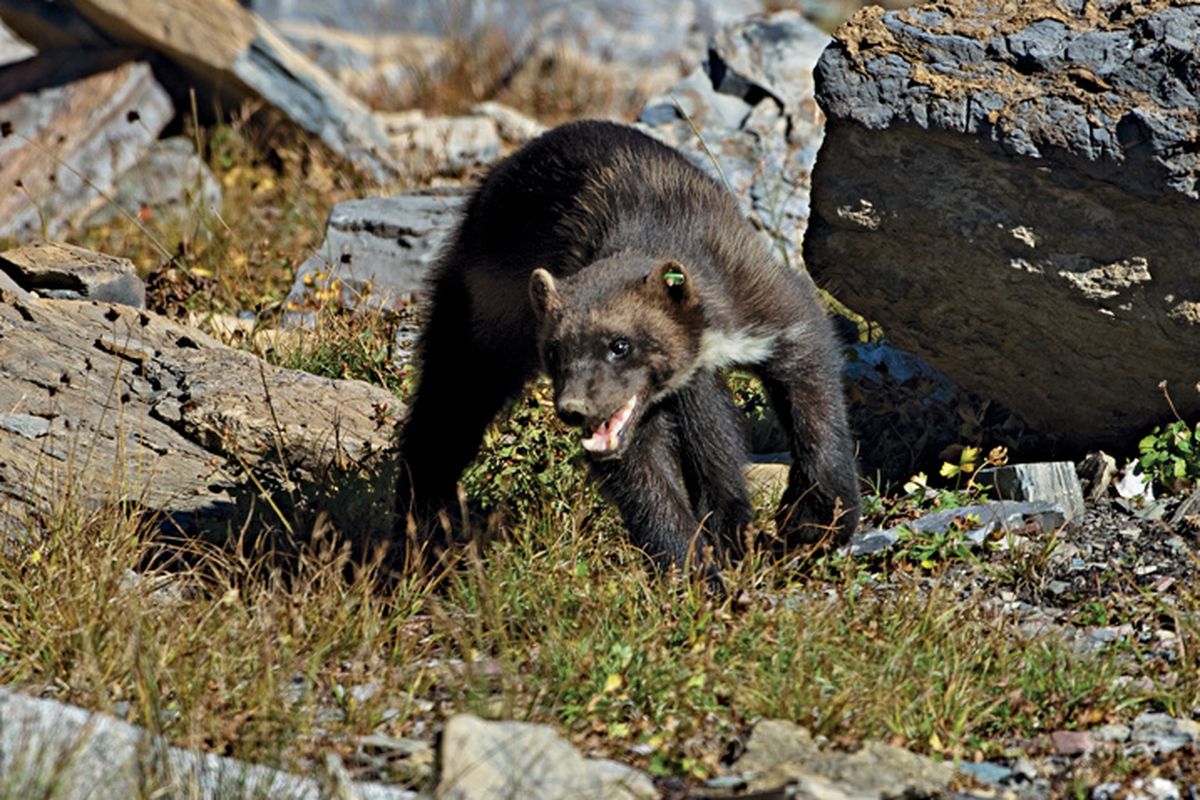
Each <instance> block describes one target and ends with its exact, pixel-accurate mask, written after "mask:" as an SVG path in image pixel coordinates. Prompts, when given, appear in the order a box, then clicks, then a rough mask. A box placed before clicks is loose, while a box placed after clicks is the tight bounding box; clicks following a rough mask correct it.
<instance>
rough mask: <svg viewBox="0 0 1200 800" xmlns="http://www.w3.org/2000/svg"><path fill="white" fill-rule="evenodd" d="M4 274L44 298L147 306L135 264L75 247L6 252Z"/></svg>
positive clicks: (0, 264)
mask: <svg viewBox="0 0 1200 800" xmlns="http://www.w3.org/2000/svg"><path fill="white" fill-rule="evenodd" d="M0 271H3V272H4V273H5V274H7V275H8V276H9V277H10V278H12V279H13V280H14V281H16V282H17V283H18V284H19V285H20V286H21V288H23V289H25V290H26V291H30V292H36V293H37V294H38V295H40V296H42V297H52V298H56V299H65V300H98V301H100V302H103V303H121V304H122V305H127V306H133V307H134V308H141V307H143V306H144V305H145V304H146V285H145V284H144V283H142V279H141V278H139V277H138V276H137V271H136V270H135V269H134V266H133V262H132V261H130V260H129V259H127V258H117V257H116V256H110V255H105V254H104V253H96V252H93V251H91V250H86V249H84V248H82V247H75V246H74V245H69V244H61V243H58V242H34V243H33V244H28V245H24V246H22V247H16V248H13V249H11V250H5V251H4V252H2V253H0Z"/></svg>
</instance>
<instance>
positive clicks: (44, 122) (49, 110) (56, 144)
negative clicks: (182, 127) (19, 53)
mask: <svg viewBox="0 0 1200 800" xmlns="http://www.w3.org/2000/svg"><path fill="white" fill-rule="evenodd" d="M128 58H129V54H128V53H124V52H120V51H105V52H86V51H80V52H73V53H69V54H64V53H61V52H56V53H52V54H42V55H39V56H37V57H35V58H32V59H29V60H27V61H22V62H20V63H19V64H13V65H10V66H7V67H3V68H0V185H2V186H4V187H6V188H5V191H4V192H2V193H0V236H12V237H16V238H18V239H29V238H34V237H41V238H44V237H47V236H57V235H59V234H60V233H62V232H63V231H64V230H66V229H67V228H68V227H69V226H71V225H72V224H74V223H77V222H78V221H80V219H81V218H82V216H83V215H85V214H86V213H87V212H88V211H89V210H90V209H91V208H93V207H94V206H95V205H96V204H98V203H102V202H104V197H105V196H111V194H112V192H113V190H114V188H115V187H116V184H117V180H118V178H119V177H120V176H121V174H122V173H124V172H125V171H126V170H127V169H129V168H130V167H131V166H133V165H134V164H136V163H137V162H138V161H140V160H141V159H142V158H143V157H144V156H145V155H146V153H148V152H149V150H150V147H151V144H152V143H153V142H154V140H155V139H157V138H158V134H159V132H160V131H161V130H162V129H163V127H164V126H165V125H166V124H167V122H168V121H170V119H171V117H172V116H173V115H174V110H173V109H172V107H171V101H170V98H169V97H168V96H167V93H166V92H165V91H164V90H163V88H162V87H161V86H159V85H158V83H157V82H156V81H155V79H154V75H153V74H152V73H151V70H150V67H149V65H148V64H145V63H142V62H135V61H129V60H128ZM17 87H21V90H22V92H23V93H21V94H14V93H13V90H14V89H16V88H17ZM14 186H19V187H20V188H19V189H16V190H14V189H13V188H12V187H14Z"/></svg>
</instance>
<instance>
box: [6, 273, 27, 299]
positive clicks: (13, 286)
mask: <svg viewBox="0 0 1200 800" xmlns="http://www.w3.org/2000/svg"><path fill="white" fill-rule="evenodd" d="M0 292H8V293H10V294H12V295H15V296H16V297H17V299H19V300H28V299H30V297H31V295H30V294H29V292H27V291H25V290H24V289H22V288H21V286H20V285H19V284H18V283H17V282H16V281H14V280H13V279H12V278H10V277H9V276H8V273H7V272H5V271H4V270H2V269H0Z"/></svg>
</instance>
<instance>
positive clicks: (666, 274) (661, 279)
mask: <svg viewBox="0 0 1200 800" xmlns="http://www.w3.org/2000/svg"><path fill="white" fill-rule="evenodd" d="M645 281H646V288H647V289H649V290H650V291H651V292H654V293H655V294H657V295H659V296H661V297H667V298H669V299H671V300H672V301H673V302H675V303H678V304H680V305H685V304H690V303H692V302H693V301H694V296H695V293H694V292H693V291H692V282H691V278H690V277H689V276H688V274H687V270H685V269H684V268H683V264H680V263H679V262H678V261H673V260H672V261H664V262H663V263H661V264H659V265H658V266H657V267H655V268H654V269H652V270H650V274H649V275H647V276H646V278H645Z"/></svg>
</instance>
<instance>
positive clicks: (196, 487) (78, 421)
mask: <svg viewBox="0 0 1200 800" xmlns="http://www.w3.org/2000/svg"><path fill="white" fill-rule="evenodd" d="M0 409H4V412H5V414H6V416H5V417H4V419H3V420H2V421H0V527H2V532H3V533H4V534H6V535H10V536H11V535H20V533H21V532H22V531H23V530H25V529H26V528H27V526H28V524H29V523H32V522H36V520H37V519H39V518H40V517H41V516H42V515H44V514H46V513H48V512H51V511H53V510H54V509H55V508H56V507H58V505H60V504H61V503H62V502H63V501H64V500H68V499H69V500H73V501H75V502H77V503H78V504H79V505H80V506H82V507H83V509H84V510H85V511H89V510H92V509H96V508H98V507H101V506H105V505H110V504H113V503H119V502H134V503H136V504H138V505H140V506H141V507H143V508H147V509H150V510H154V511H161V512H163V514H164V515H165V516H166V517H167V518H168V519H170V520H172V521H173V522H174V523H175V524H177V525H179V526H181V527H183V528H185V529H198V528H207V527H208V526H209V525H215V524H223V520H226V519H228V518H229V517H230V516H231V515H232V514H233V513H234V512H235V511H236V503H235V501H236V499H237V497H239V496H241V494H243V493H244V486H245V481H246V471H247V470H254V471H258V472H259V474H258V476H257V477H258V478H260V479H263V480H265V478H264V477H263V476H265V475H266V474H267V473H268V472H271V473H272V474H273V473H274V471H276V470H277V466H278V465H283V466H284V468H285V472H286V474H287V476H288V477H289V479H291V480H294V481H304V480H311V479H313V477H315V476H320V475H322V474H328V472H327V471H328V470H329V469H330V468H331V467H334V468H337V467H342V466H344V467H347V468H352V467H354V466H355V465H359V464H365V463H367V462H368V461H372V459H373V458H374V457H375V456H376V455H377V454H382V453H383V452H384V451H385V450H386V449H387V448H388V447H389V445H390V442H391V437H392V432H393V429H394V422H395V420H396V419H397V418H399V417H400V415H401V414H402V412H403V408H402V407H401V405H400V404H399V403H398V402H397V401H396V400H395V398H394V397H392V396H391V395H390V394H388V393H387V392H385V391H383V390H381V389H377V388H375V387H372V386H369V385H367V384H365V383H360V382H357V381H335V380H329V379H326V378H318V377H316V376H314V375H309V374H307V373H302V372H297V371H295V370H287V369H281V368H278V367H273V366H270V365H267V364H264V363H262V362H261V361H260V360H259V359H257V358H256V357H254V356H253V355H251V354H250V353H246V352H243V351H239V350H234V349H232V348H229V347H226V346H224V345H222V344H220V343H218V342H217V341H215V340H213V339H212V338H210V337H208V336H206V335H205V334H204V333H202V332H201V331H199V330H196V329H194V328H189V327H187V326H184V325H181V324H178V323H176V322H173V321H170V320H167V319H166V318H164V317H160V316H158V315H156V314H152V313H149V312H146V311H140V310H137V309H133V308H129V307H128V306H119V305H106V304H101V303H95V302H81V301H71V300H42V299H26V300H21V299H18V298H16V297H14V296H11V295H9V294H7V293H3V294H0ZM372 463H374V462H372Z"/></svg>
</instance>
